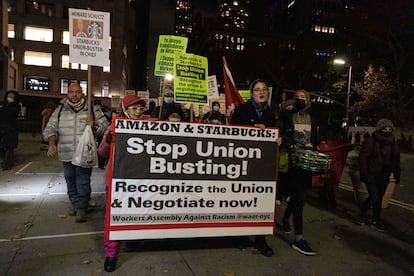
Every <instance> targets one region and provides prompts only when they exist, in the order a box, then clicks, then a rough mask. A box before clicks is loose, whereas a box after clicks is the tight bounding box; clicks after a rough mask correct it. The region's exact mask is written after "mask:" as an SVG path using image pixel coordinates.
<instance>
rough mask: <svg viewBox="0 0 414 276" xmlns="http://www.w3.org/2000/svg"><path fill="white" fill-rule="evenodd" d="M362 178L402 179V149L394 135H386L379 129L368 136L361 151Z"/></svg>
mask: <svg viewBox="0 0 414 276" xmlns="http://www.w3.org/2000/svg"><path fill="white" fill-rule="evenodd" d="M359 171H360V176H361V180H364V179H368V178H369V177H375V178H378V177H381V178H382V177H383V178H388V177H389V176H390V174H391V173H394V178H395V179H396V180H397V181H398V182H399V180H400V149H399V146H398V143H397V142H396V140H395V138H394V136H390V137H384V136H382V135H381V134H380V133H379V132H378V131H375V132H374V133H372V136H370V137H367V139H366V140H365V141H364V143H363V144H362V146H361V149H360V152H359Z"/></svg>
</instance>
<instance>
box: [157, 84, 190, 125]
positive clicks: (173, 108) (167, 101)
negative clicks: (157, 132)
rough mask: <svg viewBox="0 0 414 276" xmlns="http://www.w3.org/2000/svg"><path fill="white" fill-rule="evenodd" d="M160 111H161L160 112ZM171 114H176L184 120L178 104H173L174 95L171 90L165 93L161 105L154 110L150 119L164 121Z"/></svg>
mask: <svg viewBox="0 0 414 276" xmlns="http://www.w3.org/2000/svg"><path fill="white" fill-rule="evenodd" d="M160 110H161V111H160ZM171 113H178V114H179V115H180V118H184V114H183V110H182V109H181V106H180V105H179V104H176V103H174V93H173V92H172V91H171V90H167V91H165V94H164V100H163V103H162V104H161V105H159V106H157V107H155V108H154V110H153V111H152V113H151V118H157V119H159V120H162V121H166V120H167V119H168V117H169V116H170V114H171Z"/></svg>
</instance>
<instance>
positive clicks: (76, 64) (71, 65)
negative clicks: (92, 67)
mask: <svg viewBox="0 0 414 276" xmlns="http://www.w3.org/2000/svg"><path fill="white" fill-rule="evenodd" d="M70 69H79V63H71V64H70Z"/></svg>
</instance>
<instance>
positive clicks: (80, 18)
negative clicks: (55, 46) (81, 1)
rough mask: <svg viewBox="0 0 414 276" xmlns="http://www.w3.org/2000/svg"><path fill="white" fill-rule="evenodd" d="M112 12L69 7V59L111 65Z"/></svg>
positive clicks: (82, 62)
mask: <svg viewBox="0 0 414 276" xmlns="http://www.w3.org/2000/svg"><path fill="white" fill-rule="evenodd" d="M109 27H110V13H109V12H98V11H91V10H80V9H72V8H70V9H69V34H70V41H69V61H70V62H71V63H79V64H88V65H94V66H102V67H103V66H109Z"/></svg>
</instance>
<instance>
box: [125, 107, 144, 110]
mask: <svg viewBox="0 0 414 276" xmlns="http://www.w3.org/2000/svg"><path fill="white" fill-rule="evenodd" d="M128 109H129V110H134V111H136V110H144V108H143V107H141V106H128Z"/></svg>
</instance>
